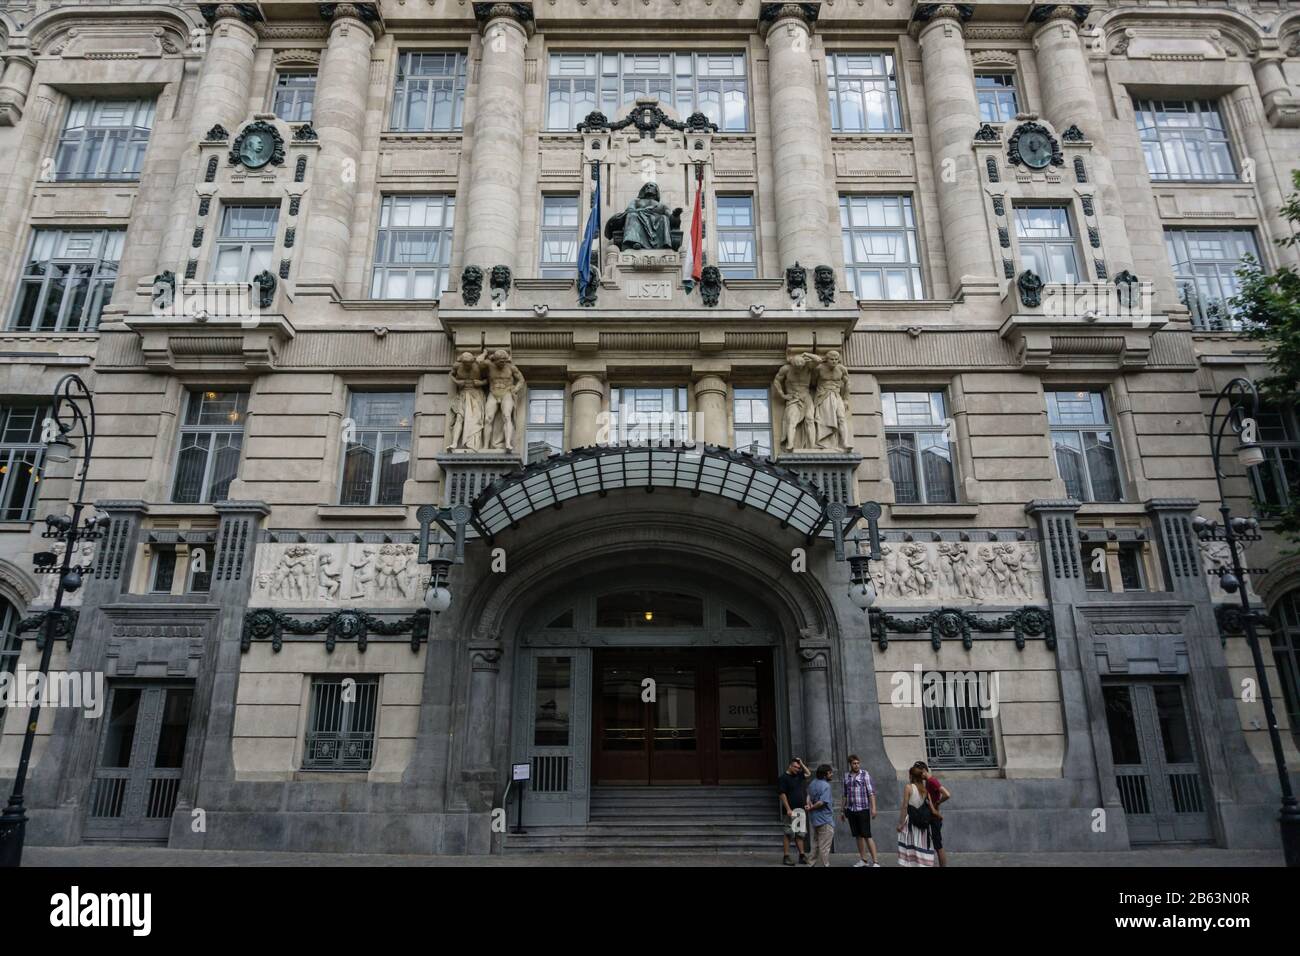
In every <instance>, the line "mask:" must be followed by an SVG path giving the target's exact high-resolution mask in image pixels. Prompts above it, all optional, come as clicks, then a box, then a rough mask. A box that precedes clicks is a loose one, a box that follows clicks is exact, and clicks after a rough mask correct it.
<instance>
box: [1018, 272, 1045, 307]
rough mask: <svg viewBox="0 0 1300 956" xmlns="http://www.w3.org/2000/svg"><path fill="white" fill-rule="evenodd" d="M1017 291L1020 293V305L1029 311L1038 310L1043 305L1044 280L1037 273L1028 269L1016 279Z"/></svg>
mask: <svg viewBox="0 0 1300 956" xmlns="http://www.w3.org/2000/svg"><path fill="white" fill-rule="evenodd" d="M1016 289H1017V290H1018V291H1019V293H1020V304H1021V305H1023V306H1024V307H1025V308H1027V309H1036V308H1038V307H1039V306H1040V305H1042V304H1043V280H1042V279H1040V278H1038V275H1037V273H1035V272H1033V271H1032V270H1030V269H1026V270H1025V271H1024V272H1022V273H1020V278H1018V279H1016Z"/></svg>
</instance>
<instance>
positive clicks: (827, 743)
mask: <svg viewBox="0 0 1300 956" xmlns="http://www.w3.org/2000/svg"><path fill="white" fill-rule="evenodd" d="M830 654H831V652H830V646H829V645H828V643H827V642H826V641H824V640H815V639H804V640H801V641H799V682H800V684H801V686H802V690H803V724H804V729H803V734H804V753H803V754H802V755H801V756H802V757H803V760H804V763H806V764H808V766H809V767H816V766H817V765H818V764H820V763H830V762H831V749H832V744H833V742H832V740H831V697H830Z"/></svg>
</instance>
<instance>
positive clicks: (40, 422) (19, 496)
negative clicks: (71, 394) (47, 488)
mask: <svg viewBox="0 0 1300 956" xmlns="http://www.w3.org/2000/svg"><path fill="white" fill-rule="evenodd" d="M49 414H50V410H49V408H47V407H45V406H41V405H0V521H30V520H31V518H32V511H33V510H34V509H35V507H36V500H37V498H39V497H40V481H41V464H42V462H43V460H44V457H45V445H44V444H43V443H42V442H41V431H42V429H43V426H44V424H45V419H46V418H47V417H48V416H49Z"/></svg>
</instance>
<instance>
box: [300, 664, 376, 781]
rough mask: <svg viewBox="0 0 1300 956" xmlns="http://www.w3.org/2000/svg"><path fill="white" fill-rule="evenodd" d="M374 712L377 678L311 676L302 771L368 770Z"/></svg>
mask: <svg viewBox="0 0 1300 956" xmlns="http://www.w3.org/2000/svg"><path fill="white" fill-rule="evenodd" d="M345 680H346V681H348V683H347V684H344V681H345ZM378 710H379V678H378V677H351V678H345V677H313V678H312V681H311V710H310V716H309V717H308V718H307V739H306V746H305V747H304V748H303V755H302V769H304V770H369V769H370V766H371V764H372V763H373V762H374V756H375V723H376V716H377V714H378Z"/></svg>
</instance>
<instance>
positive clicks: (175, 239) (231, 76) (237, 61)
mask: <svg viewBox="0 0 1300 956" xmlns="http://www.w3.org/2000/svg"><path fill="white" fill-rule="evenodd" d="M256 53H257V32H256V31H255V30H254V29H253V27H252V26H250V25H249V24H248V23H246V22H245V21H244V19H243V14H242V13H241V12H240V10H239V9H238V8H237V7H236V6H235V5H234V4H230V3H223V4H222V5H221V6H219V7H217V9H216V13H215V19H214V20H213V23H212V37H211V38H210V39H209V41H208V52H207V55H206V56H205V57H204V60H203V71H202V73H201V74H200V75H199V79H198V85H197V87H196V88H195V91H194V99H193V100H192V101H191V103H190V105H189V115H190V132H189V137H188V139H189V142H187V143H186V144H185V150H184V152H182V153H181V157H180V161H179V162H180V165H179V167H178V170H177V173H176V186H175V189H174V190H173V192H172V196H173V198H172V203H171V211H170V212H169V214H168V217H167V228H166V231H165V233H164V236H165V238H164V239H163V243H162V246H161V248H162V257H161V261H160V262H159V264H158V271H160V272H161V271H162V270H163V269H173V270H175V271H176V273H177V274H178V275H181V274H183V273H184V263H185V256H186V255H187V253H188V251H189V249H190V243H189V241H188V234H189V232H190V230H191V229H192V228H193V223H192V222H191V221H190V215H191V213H192V211H193V208H194V201H195V200H194V184H195V182H196V181H197V180H198V177H199V143H200V142H201V141H202V140H203V138H204V136H205V135H206V134H207V132H208V130H210V129H211V128H212V127H213V126H217V125H221V126H224V127H225V128H226V129H227V131H229V132H230V134H231V135H232V136H233V135H234V133H235V130H236V129H237V128H238V127H239V126H240V124H241V123H243V121H244V119H245V118H246V117H247V115H248V97H249V93H250V91H251V90H252V84H253V58H254V55H255V54H256Z"/></svg>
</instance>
